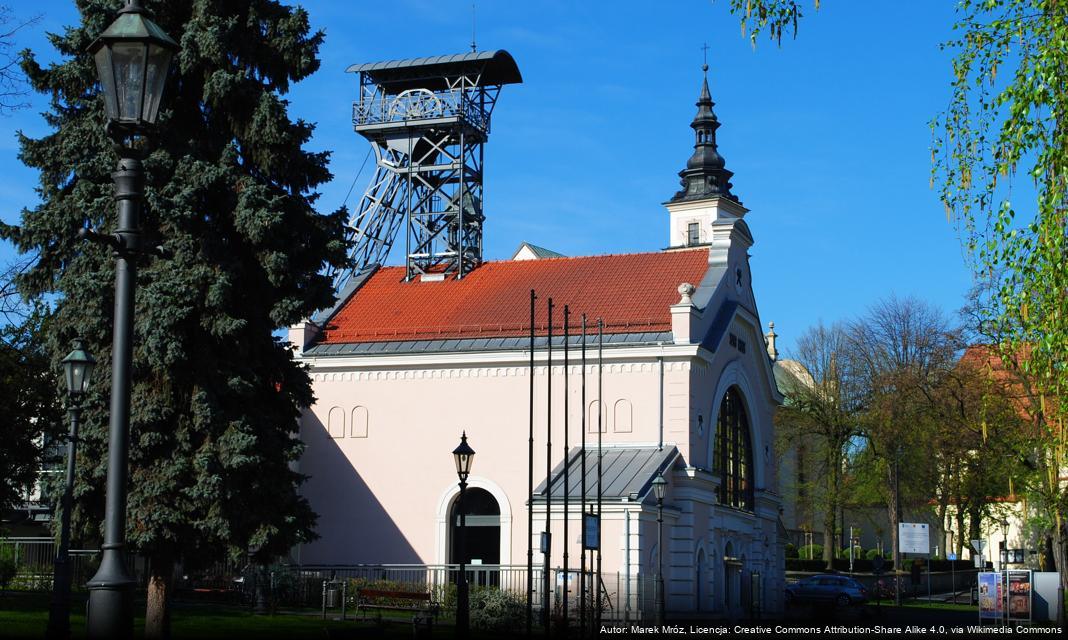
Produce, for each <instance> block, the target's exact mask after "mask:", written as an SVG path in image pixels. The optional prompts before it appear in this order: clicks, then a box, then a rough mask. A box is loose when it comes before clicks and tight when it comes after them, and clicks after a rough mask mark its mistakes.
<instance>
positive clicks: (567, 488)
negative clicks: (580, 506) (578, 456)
mask: <svg viewBox="0 0 1068 640" xmlns="http://www.w3.org/2000/svg"><path fill="white" fill-rule="evenodd" d="M570 322H571V309H570V308H569V307H568V305H566V304H565V305H564V540H563V545H564V546H563V550H564V595H563V607H562V613H563V616H564V637H565V638H566V637H567V591H568V590H567V585H568V582H569V581H570V580H571V573H570V572H569V571H568V564H567V548H568V547H569V546H570V545H571V540H570V538H568V537H567V532H568V527H567V524H568V523H567V519H568V517H569V515H570V514H569V511H568V506H569V505H568V503H569V502H570V499H569V498H568V494H569V493H570V492H571V456H570V455H568V449H567V448H568V438H567V435H568V434H567V431H568V424H569V411H568V408H569V407H570V403H569V399H568V396H569V395H570V394H569V387H568V381H569V375H570V374H569V373H568V368H569V364H570V360H568V353H569V351H570V348H569V344H570V343H571V325H570Z"/></svg>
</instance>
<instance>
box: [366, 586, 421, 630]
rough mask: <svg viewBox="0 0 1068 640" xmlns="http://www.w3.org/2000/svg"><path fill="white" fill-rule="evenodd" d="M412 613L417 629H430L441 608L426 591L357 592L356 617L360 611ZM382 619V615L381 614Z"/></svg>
mask: <svg viewBox="0 0 1068 640" xmlns="http://www.w3.org/2000/svg"><path fill="white" fill-rule="evenodd" d="M361 610H362V611H364V612H365V613H364V618H366V611H368V610H377V611H383V610H386V611H412V612H414V613H415V615H414V616H412V622H413V623H414V624H415V626H416V628H417V629H419V628H421V627H426V628H429V627H431V626H433V624H434V617H435V616H437V615H438V612H439V610H440V606H439V605H438V603H437V602H434V599H433V597H431V595H430V594H429V593H426V592H425V591H388V590H384V589H366V588H364V589H357V590H356V615H357V617H359V616H360V615H361V614H360V611H361ZM379 617H381V614H379Z"/></svg>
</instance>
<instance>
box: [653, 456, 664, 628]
mask: <svg viewBox="0 0 1068 640" xmlns="http://www.w3.org/2000/svg"><path fill="white" fill-rule="evenodd" d="M665 493H667V480H664V474H663V473H662V472H661V473H657V474H656V478H654V479H653V494H654V495H655V496H656V549H657V551H656V624H658V625H662V624H664V494H665Z"/></svg>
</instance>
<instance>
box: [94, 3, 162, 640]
mask: <svg viewBox="0 0 1068 640" xmlns="http://www.w3.org/2000/svg"><path fill="white" fill-rule="evenodd" d="M177 50H178V45H177V44H176V43H175V42H174V40H172V39H171V38H170V37H169V36H168V35H167V34H166V33H164V31H163V30H162V29H161V28H160V27H159V26H158V25H156V24H155V23H154V22H152V21H151V20H149V19H148V18H146V17H145V15H144V10H143V9H142V8H141V4H140V2H138V0H127V2H126V6H125V7H123V9H122V10H121V11H119V15H118V17H117V18H115V21H114V22H112V23H111V25H110V26H109V27H108V28H107V29H105V30H104V33H102V34H100V37H99V38H97V39H96V41H94V42H93V43H92V44H91V45H90V46H89V52H90V53H91V54H92V55H93V58H94V60H95V61H96V68H97V74H98V76H99V81H100V90H101V93H103V94H104V107H105V110H106V111H107V117H108V122H107V128H106V131H107V134H108V136H109V137H111V139H112V140H113V141H114V142H115V146H116V149H117V150H118V152H119V156H120V158H119V163H118V168H117V170H116V171H115V172H114V173H112V174H111V177H112V179H113V180H114V181H115V200H116V209H117V213H118V224H117V226H116V229H115V233H113V234H111V235H106V234H100V233H97V232H95V231H90V230H84V231H83V233H82V235H83V237H87V238H89V239H91V240H95V241H97V242H101V243H103V244H107V245H108V246H110V247H111V248H112V249H113V250H114V252H115V261H116V264H115V325H114V332H113V335H112V347H111V354H112V358H111V366H112V370H111V371H112V373H111V410H110V419H109V423H108V476H107V485H106V486H107V499H106V506H105V519H104V544H103V545H102V546H101V549H102V550H103V554H102V557H101V560H100V569H99V570H98V571H97V572H96V575H94V576H93V578H92V579H91V580H90V581H89V584H88V588H89V612H88V618H87V620H86V631H87V634H88V636H89V637H90V638H93V639H100V640H103V639H104V638H119V639H123V638H129V637H130V636H131V635H132V634H133V603H132V596H133V586H134V579H133V578H132V577H131V576H130V572H129V570H128V569H127V567H126V558H125V554H126V477H127V462H128V447H129V427H130V366H131V360H132V352H133V303H134V289H135V288H136V284H137V259H138V258H139V257H140V256H142V255H144V254H146V253H148V251H146V249H147V247H146V242H145V239H144V237H143V236H142V234H141V229H140V223H139V218H140V210H141V201H142V199H143V196H144V194H143V190H144V172H143V170H142V168H141V157H142V155H143V150H141V149H135V148H134V142H135V141H137V140H138V139H139V138H142V137H144V136H145V135H146V134H148V133H149V132H150V131H151V129H152V127H153V125H154V124H155V122H156V116H157V115H158V114H159V107H160V96H161V95H162V93H163V87H164V85H165V84H166V80H167V72H168V70H169V69H170V63H171V58H172V57H173V55H174V52H175V51H177Z"/></svg>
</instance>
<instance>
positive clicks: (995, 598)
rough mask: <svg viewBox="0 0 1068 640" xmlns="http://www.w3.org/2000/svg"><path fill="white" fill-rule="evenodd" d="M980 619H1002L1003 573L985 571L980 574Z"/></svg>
mask: <svg viewBox="0 0 1068 640" xmlns="http://www.w3.org/2000/svg"><path fill="white" fill-rule="evenodd" d="M978 582H979V620H980V622H981V621H983V620H1001V602H1002V595H1001V574H1000V573H995V572H993V571H984V572H982V573H980V574H979V578H978Z"/></svg>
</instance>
